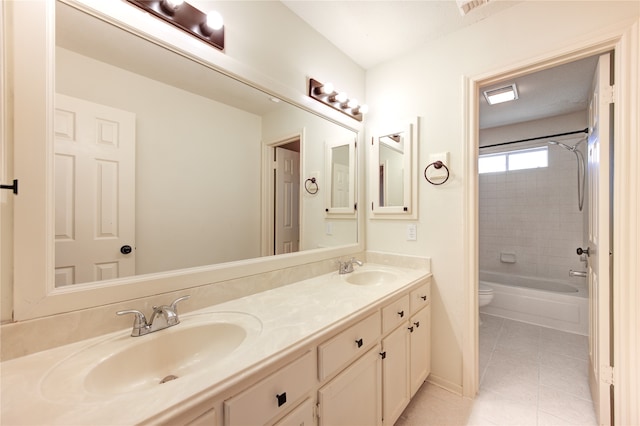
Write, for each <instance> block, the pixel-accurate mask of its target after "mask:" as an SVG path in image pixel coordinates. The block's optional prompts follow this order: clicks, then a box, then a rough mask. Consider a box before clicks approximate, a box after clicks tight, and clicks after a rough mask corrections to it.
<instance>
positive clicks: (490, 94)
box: [483, 83, 518, 105]
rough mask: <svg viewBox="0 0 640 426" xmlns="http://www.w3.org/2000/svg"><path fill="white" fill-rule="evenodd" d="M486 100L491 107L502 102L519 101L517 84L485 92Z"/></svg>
mask: <svg viewBox="0 0 640 426" xmlns="http://www.w3.org/2000/svg"><path fill="white" fill-rule="evenodd" d="M483 93H484V98H485V99H486V100H487V102H488V103H489V105H495V104H499V103H502V102H509V101H515V100H516V99H518V89H517V88H516V84H515V83H513V84H510V85H508V86H502V87H498V88H496V89H491V90H485V91H484V92H483Z"/></svg>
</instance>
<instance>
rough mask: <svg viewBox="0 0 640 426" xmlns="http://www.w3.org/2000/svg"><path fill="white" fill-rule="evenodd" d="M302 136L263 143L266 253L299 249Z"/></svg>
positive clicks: (271, 253) (288, 251)
mask: <svg viewBox="0 0 640 426" xmlns="http://www.w3.org/2000/svg"><path fill="white" fill-rule="evenodd" d="M301 140H302V138H301V136H300V135H295V136H292V137H289V138H286V139H282V140H279V141H277V142H273V143H270V144H268V145H267V146H266V150H267V160H268V164H269V167H268V176H266V178H267V179H266V180H267V183H266V188H265V189H266V192H267V194H266V199H267V215H266V216H267V221H266V224H265V227H266V231H267V232H266V235H267V237H266V242H265V249H266V251H267V253H266V254H267V255H274V254H285V253H295V252H297V251H299V250H300V234H301V232H300V218H301V216H302V213H301V209H302V206H301V203H300V176H301V174H300V165H301V158H302V143H301Z"/></svg>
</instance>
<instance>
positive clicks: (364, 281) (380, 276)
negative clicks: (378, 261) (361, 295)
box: [345, 270, 398, 285]
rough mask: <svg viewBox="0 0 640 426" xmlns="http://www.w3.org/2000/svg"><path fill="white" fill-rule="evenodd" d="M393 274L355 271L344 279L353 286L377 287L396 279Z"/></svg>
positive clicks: (375, 271)
mask: <svg viewBox="0 0 640 426" xmlns="http://www.w3.org/2000/svg"><path fill="white" fill-rule="evenodd" d="M397 278H398V277H397V275H396V274H394V273H393V272H389V271H383V270H356V271H354V272H352V273H350V274H348V276H347V277H346V278H345V281H347V282H348V283H349V284H355V285H379V284H388V283H391V282H393V281H395V280H396V279H397Z"/></svg>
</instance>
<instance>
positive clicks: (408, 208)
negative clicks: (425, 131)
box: [369, 119, 418, 219]
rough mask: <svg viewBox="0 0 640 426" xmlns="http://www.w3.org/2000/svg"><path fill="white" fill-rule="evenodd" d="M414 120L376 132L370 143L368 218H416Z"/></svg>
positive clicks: (415, 132)
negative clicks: (369, 204) (369, 210)
mask: <svg viewBox="0 0 640 426" xmlns="http://www.w3.org/2000/svg"><path fill="white" fill-rule="evenodd" d="M417 132H418V122H417V119H415V120H411V121H407V122H405V123H403V124H399V125H396V126H392V127H390V128H388V129H386V130H384V131H381V132H377V135H376V136H374V137H373V138H372V140H371V156H370V166H371V167H370V171H369V176H370V179H369V183H370V187H371V217H372V218H376V219H416V218H417V214H418V212H417V210H418V205H417V192H418V191H417V185H418V180H417V157H418V149H417V145H418V144H417Z"/></svg>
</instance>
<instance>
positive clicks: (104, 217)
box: [20, 1, 358, 309]
mask: <svg viewBox="0 0 640 426" xmlns="http://www.w3.org/2000/svg"><path fill="white" fill-rule="evenodd" d="M69 3H73V2H69ZM52 4H53V3H50V4H49V2H48V5H47V6H46V7H48V8H53V10H54V12H55V17H56V19H55V46H51V47H49V48H48V49H51V50H53V51H54V52H52V53H53V57H54V58H55V68H54V69H53V70H52V71H54V74H55V80H54V81H53V86H54V87H55V89H54V93H52V94H51V96H53V98H54V99H53V102H51V103H52V104H54V105H55V113H53V114H51V117H52V119H51V120H52V121H53V123H51V127H53V129H54V130H53V131H54V136H53V137H52V138H51V142H52V143H51V145H53V146H49V147H47V152H48V154H47V155H49V156H51V157H53V160H52V170H51V171H50V172H51V175H52V176H53V179H52V181H53V184H50V183H47V185H52V187H51V188H49V189H48V191H50V192H51V193H52V194H53V195H52V201H51V204H53V206H54V209H53V210H54V211H52V212H51V213H52V215H53V216H54V217H53V218H52V219H51V220H52V225H50V227H51V228H53V229H54V232H53V233H54V234H55V235H51V238H53V239H54V241H55V242H54V243H53V246H52V247H53V250H52V251H53V253H54V254H53V258H54V259H53V260H48V261H47V264H48V265H50V268H51V269H53V271H54V272H47V274H46V276H47V277H48V279H49V281H53V284H52V283H50V282H49V283H47V284H46V286H47V288H48V290H46V291H44V292H36V293H37V294H47V295H57V294H63V293H77V292H78V291H79V289H87V288H88V286H92V285H96V284H99V286H98V287H96V288H103V289H104V288H105V286H108V285H110V284H111V283H113V284H115V285H118V284H122V283H124V282H128V281H127V278H126V277H129V278H131V277H136V280H137V281H140V280H144V279H145V277H151V278H153V277H155V276H158V274H159V273H166V272H171V271H185V270H189V268H191V269H193V268H196V270H197V268H202V267H205V268H207V267H211V266H212V265H223V264H229V262H231V264H233V262H237V261H248V260H253V259H257V258H261V257H264V256H268V255H270V254H273V253H274V251H273V250H272V249H270V248H271V247H273V245H274V242H273V241H265V238H269V233H265V232H264V229H265V228H266V227H272V226H273V224H272V223H269V220H271V219H270V218H273V217H274V216H275V215H274V214H273V212H269V211H265V209H274V208H277V206H273V204H269V203H266V202H265V198H268V197H270V194H272V193H273V191H274V189H273V188H265V185H264V183H263V179H262V177H263V174H262V169H263V167H264V161H263V156H264V149H265V144H266V143H267V142H269V141H273V140H276V139H278V138H281V137H285V136H286V135H290V134H298V135H300V136H301V138H300V139H301V140H299V141H298V143H299V146H302V147H304V149H303V150H301V151H300V152H299V154H301V156H300V158H299V167H300V173H299V177H298V178H299V179H300V180H301V181H302V182H304V179H305V178H306V177H307V175H308V174H309V173H310V172H311V171H315V170H324V168H325V165H324V158H325V155H324V150H325V146H326V141H327V140H345V139H346V140H355V139H356V138H357V133H356V131H355V130H354V129H353V128H348V127H346V126H342V125H340V124H337V123H336V122H334V121H330V120H327V119H325V118H323V117H322V116H319V115H317V114H315V113H312V112H309V111H308V110H304V109H302V108H300V107H297V106H295V105H293V104H291V103H289V102H286V101H282V100H281V99H279V98H278V97H277V95H276V94H274V93H268V92H265V91H261V90H258V89H256V88H254V87H252V86H250V85H248V84H246V83H244V82H241V81H239V80H237V79H235V78H231V77H229V76H227V75H224V74H222V73H220V72H218V71H217V70H215V69H213V68H212V67H210V66H208V65H205V64H204V63H203V61H201V60H198V59H197V58H190V57H188V55H185V54H184V53H183V54H178V53H176V52H175V51H174V49H170V48H167V46H163V45H162V42H158V41H150V40H149V38H148V37H140V36H139V35H136V34H133V33H131V32H129V31H127V30H125V29H123V27H122V25H120V24H118V25H115V24H114V23H113V22H109V20H108V19H106V18H105V17H104V16H101V17H100V18H98V17H96V16H94V15H93V14H91V13H87V11H85V10H80V9H79V8H76V7H75V6H76V4H73V5H70V4H67V2H62V1H55V6H52ZM40 7H44V6H40ZM49 12H51V11H49ZM49 14H50V13H49ZM354 154H355V153H353V152H352V153H351V161H352V162H355V155H354ZM353 164H355V163H353ZM354 167H355V166H354ZM354 180H355V175H352V176H351V183H352V184H353V183H354ZM318 184H319V185H320V187H325V188H326V187H327V186H328V184H327V185H326V186H325V182H323V181H322V179H321V176H319V178H318ZM297 188H301V189H300V190H301V191H302V190H303V188H304V185H303V184H300V183H298V185H297ZM296 209H297V211H298V213H299V214H300V216H301V219H300V221H299V222H300V225H299V226H300V227H304V229H300V235H303V236H304V237H305V240H304V241H303V242H302V243H301V244H299V245H298V246H297V247H298V248H297V249H296V250H299V251H309V250H313V249H320V251H323V250H324V251H326V249H327V248H332V247H345V246H353V245H355V244H357V243H358V223H357V218H356V217H355V216H353V217H352V218H351V220H350V221H348V222H346V223H344V224H343V225H342V226H341V229H340V238H334V237H333V236H332V235H331V233H329V232H317V231H315V230H318V229H321V230H324V229H327V226H326V225H325V221H326V220H327V218H326V216H325V214H324V213H325V211H324V203H323V202H322V200H321V199H318V197H308V196H304V194H302V196H301V197H300V202H299V205H298V206H297V207H296ZM337 253H338V254H339V252H337ZM172 273H173V272H172ZM174 275H175V274H174ZM123 280H124V281H123ZM129 281H131V280H129ZM192 282H194V281H192ZM20 291H22V290H20ZM132 294H139V293H132ZM78 298H80V297H79V296H78ZM79 304H82V303H81V302H79ZM52 309H56V308H52Z"/></svg>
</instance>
